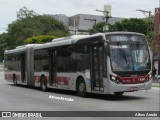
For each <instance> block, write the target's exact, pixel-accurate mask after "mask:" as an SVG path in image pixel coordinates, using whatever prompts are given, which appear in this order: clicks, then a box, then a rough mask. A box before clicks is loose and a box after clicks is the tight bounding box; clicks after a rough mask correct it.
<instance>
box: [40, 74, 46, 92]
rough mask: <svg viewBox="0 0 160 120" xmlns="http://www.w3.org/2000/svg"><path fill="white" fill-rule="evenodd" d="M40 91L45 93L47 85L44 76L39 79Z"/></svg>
mask: <svg viewBox="0 0 160 120" xmlns="http://www.w3.org/2000/svg"><path fill="white" fill-rule="evenodd" d="M41 89H42V91H45V92H46V91H47V83H46V78H45V76H42V77H41Z"/></svg>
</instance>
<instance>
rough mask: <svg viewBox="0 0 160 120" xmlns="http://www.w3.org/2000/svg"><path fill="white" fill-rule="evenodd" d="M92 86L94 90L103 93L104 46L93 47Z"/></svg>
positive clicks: (94, 45) (95, 45) (96, 45)
mask: <svg viewBox="0 0 160 120" xmlns="http://www.w3.org/2000/svg"><path fill="white" fill-rule="evenodd" d="M91 85H92V90H95V91H103V44H99V43H97V44H93V45H92V46H91Z"/></svg>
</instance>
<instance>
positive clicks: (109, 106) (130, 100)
mask: <svg viewBox="0 0 160 120" xmlns="http://www.w3.org/2000/svg"><path fill="white" fill-rule="evenodd" d="M3 76H4V75H3V72H0V111H159V110H160V103H159V101H160V89H159V88H156V87H152V89H151V90H149V91H138V92H132V93H125V94H124V95H123V96H119V97H117V96H114V95H95V94H89V96H88V97H87V98H82V97H79V96H77V95H76V94H75V92H69V91H59V90H49V92H42V91H41V90H40V89H37V88H29V87H26V86H14V85H13V84H12V83H8V82H7V81H5V80H4V77H3ZM49 96H53V97H54V99H53V98H49ZM57 97H61V98H63V99H61V100H60V99H56V98H57ZM66 98H67V99H72V100H73V101H67V100H66ZM5 119H6V118H5ZM16 119H17V118H16ZM46 119H53V118H46ZM55 119H56V118H55ZM59 119H65V120H66V119H69V120H72V119H73V120H75V119H84V120H85V119H87V120H88V119H92V120H93V119H95V120H97V119H103V120H108V119H109V120H116V119H118V120H128V119H131V120H139V119H140V120H141V119H145V120H159V118H155V117H148V118H146V117H142V118H137V117H134V118H128V117H126V118H120V117H118V118H117V117H116V118H113V117H109V118H108V117H107V118H105V117H100V118H95V117H94V118H91V117H87V118H68V117H67V118H63V117H62V118H59Z"/></svg>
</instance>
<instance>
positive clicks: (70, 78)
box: [4, 32, 152, 96]
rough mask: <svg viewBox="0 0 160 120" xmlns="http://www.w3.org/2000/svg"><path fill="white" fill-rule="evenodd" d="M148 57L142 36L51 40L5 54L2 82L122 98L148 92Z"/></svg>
mask: <svg viewBox="0 0 160 120" xmlns="http://www.w3.org/2000/svg"><path fill="white" fill-rule="evenodd" d="M151 68H152V67H151V57H150V52H149V47H148V44H147V41H146V38H145V36H144V35H143V34H140V33H135V32H108V33H98V34H94V35H87V36H78V35H77V36H70V37H65V38H59V39H54V40H53V41H52V42H49V43H45V44H29V45H24V46H19V47H16V48H15V49H13V50H6V51H5V62H4V70H5V80H7V81H10V82H13V83H14V84H22V85H28V86H33V87H41V88H42V90H43V91H46V90H47V88H54V89H64V90H72V91H77V93H78V95H80V96H85V95H86V93H97V94H115V95H122V94H123V93H124V92H133V91H139V90H149V89H151V86H152V79H151Z"/></svg>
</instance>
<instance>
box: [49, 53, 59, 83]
mask: <svg viewBox="0 0 160 120" xmlns="http://www.w3.org/2000/svg"><path fill="white" fill-rule="evenodd" d="M55 54H56V51H49V66H50V69H49V79H50V85H51V86H57V81H56V60H55Z"/></svg>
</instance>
